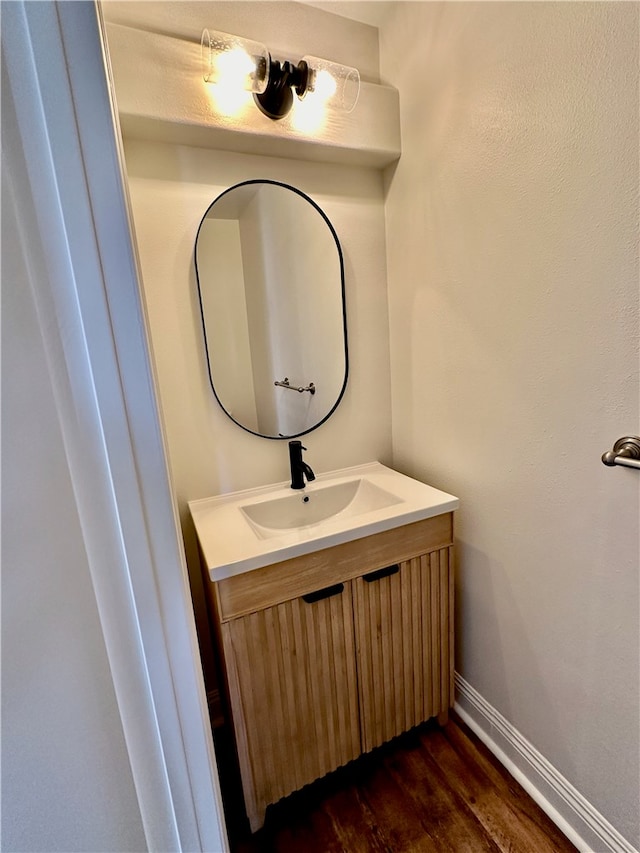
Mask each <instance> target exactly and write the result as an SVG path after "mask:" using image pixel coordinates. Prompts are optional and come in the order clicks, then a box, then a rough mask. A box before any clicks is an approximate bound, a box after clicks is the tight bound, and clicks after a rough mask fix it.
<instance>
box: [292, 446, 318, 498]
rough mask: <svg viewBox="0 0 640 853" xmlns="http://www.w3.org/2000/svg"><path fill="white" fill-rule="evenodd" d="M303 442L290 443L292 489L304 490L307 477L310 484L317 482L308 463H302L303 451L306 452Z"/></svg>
mask: <svg viewBox="0 0 640 853" xmlns="http://www.w3.org/2000/svg"><path fill="white" fill-rule="evenodd" d="M306 449H307V448H306V447H303V446H302V442H301V441H290V442H289V462H290V463H291V488H292V489H304V486H305V482H304V478H305V477H306V478H307V480H308V481H309V482H311V480H315V478H316V475H315V474H314V473H313V471H312V470H311V468H310V467H309V466H308V465H307V463H306V462H303V461H302V451H303V450H306Z"/></svg>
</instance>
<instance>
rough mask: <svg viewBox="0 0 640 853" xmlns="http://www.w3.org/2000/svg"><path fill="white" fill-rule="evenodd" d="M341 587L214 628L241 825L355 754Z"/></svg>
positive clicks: (348, 620) (350, 641)
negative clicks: (243, 809)
mask: <svg viewBox="0 0 640 853" xmlns="http://www.w3.org/2000/svg"><path fill="white" fill-rule="evenodd" d="M352 612H353V605H352V597H351V585H350V584H345V585H344V588H343V590H342V591H341V592H340V593H338V594H334V595H331V596H330V597H328V598H323V599H321V600H319V601H314V602H312V603H307V602H306V601H305V600H304V599H303V598H297V599H294V600H292V601H286V602H284V603H282V604H278V605H276V606H274V607H268V608H266V609H265V610H260V611H258V612H257V613H252V614H250V615H248V616H244V617H241V618H238V619H233V620H231V621H229V622H226V623H224V624H223V625H222V626H221V631H222V640H223V644H224V652H225V658H226V660H227V678H228V682H229V691H230V699H231V705H232V708H233V718H234V719H233V722H234V728H235V732H236V739H237V743H238V753H239V759H240V767H241V775H242V780H243V786H244V794H245V802H246V805H247V812H248V816H249V821H250V823H251V827H252V829H253V830H255V829H257V828H258V827H259V826H261V825H262V822H263V819H264V812H265V809H266V807H267V805H269V804H270V803H274V802H276V801H277V800H279V799H280V798H281V797H284V796H286V795H287V794H289V793H291V792H292V791H295V790H298V789H299V788H301V787H302V786H303V785H306V784H307V783H309V782H312V781H313V780H314V779H317V778H319V777H321V776H324V775H325V774H326V773H329V772H330V771H332V770H335V769H336V768H337V767H340V766H341V765H343V764H346V763H347V762H348V761H351V759H353V758H355V757H356V756H358V755H359V754H360V752H361V747H360V729H359V713H358V694H357V686H356V668H355V660H356V658H355V648H354V636H353V616H352Z"/></svg>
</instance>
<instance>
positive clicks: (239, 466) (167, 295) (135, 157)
mask: <svg viewBox="0 0 640 853" xmlns="http://www.w3.org/2000/svg"><path fill="white" fill-rule="evenodd" d="M126 158H127V171H128V175H129V186H130V192H131V199H132V205H133V213H134V222H135V230H136V239H137V243H138V248H139V251H140V259H141V264H142V274H143V281H144V291H145V300H146V304H147V310H148V314H149V323H150V327H151V337H152V346H153V350H154V356H155V361H156V365H157V371H158V384H159V390H160V396H161V400H162V407H163V413H164V418H165V422H166V429H167V440H168V445H169V457H170V462H171V469H172V473H173V477H174V482H175V487H176V491H177V495H178V501H179V503H180V506H181V509H182V510H184V509H185V502H186V501H188V500H191V499H194V498H200V497H206V496H208V495H215V494H219V493H223V492H230V491H234V490H237V489H243V488H248V487H250V486H256V485H263V484H265V483H270V482H276V481H280V480H285V479H287V477H288V473H289V472H288V467H289V456H288V452H287V446H286V442H281V441H273V440H267V439H263V438H258V437H256V436H254V435H251V434H250V433H247V432H246V431H244V430H242V429H240V428H239V427H238V426H236V424H234V423H233V422H232V421H231V420H230V419H229V418H228V417H227V416H226V415H225V414H224V412H223V411H222V409H221V408H220V407H219V406H218V404H217V402H216V400H215V398H214V396H213V393H212V391H211V387H210V384H209V378H208V375H207V369H206V360H205V351H204V344H203V340H202V324H201V320H200V310H199V307H198V297H197V289H196V282H195V270H194V265H193V244H194V240H195V234H196V231H197V229H198V225H199V223H200V219H201V217H202V215H203V214H204V212H205V210H206V209H207V207H208V206H209V204H210V203H211V202H212V201H213V199H214V198H216V196H217V195H219V193H220V192H222V190H224V189H226V188H227V187H229V186H232V185H233V184H235V183H238V182H239V181H242V180H247V179H250V178H259V177H262V178H271V179H274V180H280V181H284V182H286V183H290V184H292V185H293V186H296V187H298V188H299V189H301V190H303V192H305V193H307V194H308V195H309V196H310V197H311V198H313V199H314V201H316V202H317V203H318V204H319V205H320V207H321V208H322V209H323V210H324V211H325V213H326V214H327V216H328V217H329V219H330V220H331V222H332V223H333V226H334V228H335V230H336V232H337V234H338V237H339V239H340V242H341V245H342V249H343V253H344V260H345V283H346V303H347V325H348V335H349V362H350V363H349V384H348V386H347V390H346V392H345V396H344V398H343V400H342V402H341V404H340V406H339V407H338V409H337V410H336V412H335V414H334V415H333V416H332V417H331V418H330V419H329V420H328V421H327V422H326V423H325V424H323V425H322V426H321V427H320V428H319V429H317V430H315V431H314V432H313V433H311V434H310V435H309V436H308V437H306V438H305V444H306V446H307V447H308V454H307V458H308V461H309V464H310V465H311V466H312V467H313V468H315V469H316V470H317V471H319V472H320V471H330V470H332V469H334V468H341V467H344V466H346V465H355V464H358V463H360V462H366V461H371V460H373V459H386V460H387V462H388V461H390V441H391V419H390V389H389V348H388V316H387V297H386V279H385V254H384V241H385V232H384V210H383V189H382V176H381V174H380V173H379V172H377V171H375V170H372V169H358V168H351V167H346V166H332V165H326V164H324V165H323V164H317V163H314V164H309V163H302V162H295V161H287V160H279V159H277V158H273V157H270V158H269V157H264V158H260V157H254V156H250V155H246V154H231V153H226V152H219V151H207V150H205V149H196V148H187V147H178V146H170V145H163V144H155V143H147V142H139V141H134V140H129V141H128V142H127V145H126ZM293 238H294V237H293V235H292V239H293ZM309 322H310V323H312V322H313V317H312V316H310V317H309Z"/></svg>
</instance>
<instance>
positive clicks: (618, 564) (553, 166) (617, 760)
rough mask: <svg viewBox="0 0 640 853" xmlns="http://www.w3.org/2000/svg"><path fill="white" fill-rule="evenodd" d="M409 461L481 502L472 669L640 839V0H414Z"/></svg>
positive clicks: (466, 498)
mask: <svg viewBox="0 0 640 853" xmlns="http://www.w3.org/2000/svg"><path fill="white" fill-rule="evenodd" d="M380 49H381V76H382V78H383V81H384V82H387V83H390V84H392V85H394V86H396V87H397V88H398V89H399V90H400V95H401V121H402V147H403V153H402V158H401V160H400V163H399V165H398V167H397V169H395V170H392V171H391V172H390V173H389V174H388V175H387V182H388V197H387V207H386V213H387V238H388V242H387V250H388V275H389V298H390V324H391V364H392V406H393V409H392V411H393V446H394V463H395V465H396V467H398V468H399V469H400V470H404V471H406V472H408V473H411V474H414V475H416V476H418V477H419V478H421V479H424V480H426V481H427V482H430V483H433V484H434V485H436V486H440V487H442V488H445V489H447V490H448V491H451V492H453V493H454V494H456V495H458V496H459V497H460V498H461V500H462V509H461V511H460V513H459V514H458V527H457V535H458V544H459V577H458V601H459V605H458V619H459V621H458V640H459V644H458V650H457V668H458V669H459V671H460V672H461V673H462V675H463V676H464V677H465V678H466V679H467V681H469V682H470V683H471V684H472V685H473V686H474V687H475V688H476V689H477V690H478V691H479V692H480V693H481V694H482V695H483V696H484V697H485V698H486V699H487V700H488V701H489V702H490V703H492V704H493V705H494V706H495V707H496V708H497V709H498V710H499V711H501V712H502V713H503V714H504V715H505V716H506V717H507V718H508V720H509V721H510V722H511V723H513V724H514V725H515V726H516V728H517V729H519V731H520V732H522V733H523V734H524V735H525V736H526V737H527V738H528V739H529V740H530V741H532V742H533V744H534V745H535V746H536V747H537V748H538V749H539V750H540V751H541V752H542V753H543V755H545V756H546V757H547V758H548V759H549V761H551V763H552V764H553V765H555V767H556V768H558V769H559V770H560V771H561V772H562V773H563V774H564V775H565V776H566V777H567V778H568V779H569V780H570V781H571V782H573V783H574V784H575V786H576V787H577V788H578V790H579V791H581V793H582V794H583V795H584V796H585V797H587V799H588V800H590V802H591V803H592V804H593V805H595V806H596V807H597V808H598V809H599V810H600V811H601V812H602V814H604V816H605V817H607V818H608V819H609V821H611V823H613V825H614V826H615V827H616V828H617V829H618V830H619V831H620V832H622V833H623V834H624V835H625V836H626V837H627V838H628V839H629V840H631V841H632V842H634V843H635V844H636V845H637V843H638V837H639V834H638V756H639V749H638V734H639V725H638V672H639V651H638V649H639V630H638V562H639V560H638V508H639V504H638V493H639V482H640V480H639V478H638V472H635V471H630V470H622V469H616V470H610V469H607V468H605V467H604V466H603V465H602V464H601V463H600V455H601V453H602V452H603V451H604V450H606V449H608V448H609V447H610V446H611V444H612V442H613V441H614V440H615V439H616V438H618V437H619V436H621V435H623V434H626V433H631V434H638V432H639V426H640V423H639V421H638V373H637V369H638V349H637V347H638V216H637V213H638V211H637V203H638V79H637V74H638V5H637V4H635V3H634V4H626V3H619V4H618V3H603V4H599V3H562V4H556V3H470V4H466V3H444V4H439V3H406V4H405V3H395V4H393V9H392V12H391V14H390V15H389V16H388V18H387V19H386V22H385V23H384V25H383V27H382V29H381V45H380Z"/></svg>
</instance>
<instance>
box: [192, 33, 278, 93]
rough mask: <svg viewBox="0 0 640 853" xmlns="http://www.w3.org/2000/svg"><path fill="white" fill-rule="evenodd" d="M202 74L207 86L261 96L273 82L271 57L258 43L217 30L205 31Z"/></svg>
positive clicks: (203, 35)
mask: <svg viewBox="0 0 640 853" xmlns="http://www.w3.org/2000/svg"><path fill="white" fill-rule="evenodd" d="M201 46H202V72H203V76H204V79H205V81H206V82H207V83H217V84H220V85H224V86H233V87H236V88H241V89H244V90H246V91H248V92H257V93H258V94H261V93H262V92H264V90H265V89H266V88H267V83H268V81H269V65H270V56H269V52H268V50H267V48H266V47H265V46H264V45H263V44H261V43H260V42H258V41H251V40H250V39H243V38H240V37H239V36H233V35H230V34H229V33H221V32H219V31H217V30H203V31H202V40H201Z"/></svg>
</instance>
